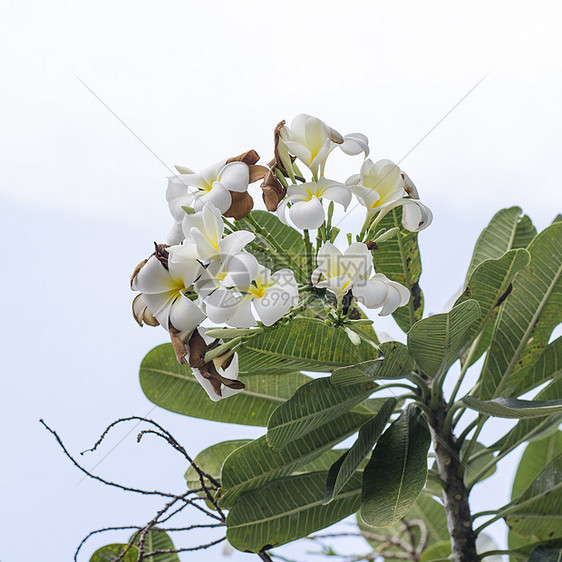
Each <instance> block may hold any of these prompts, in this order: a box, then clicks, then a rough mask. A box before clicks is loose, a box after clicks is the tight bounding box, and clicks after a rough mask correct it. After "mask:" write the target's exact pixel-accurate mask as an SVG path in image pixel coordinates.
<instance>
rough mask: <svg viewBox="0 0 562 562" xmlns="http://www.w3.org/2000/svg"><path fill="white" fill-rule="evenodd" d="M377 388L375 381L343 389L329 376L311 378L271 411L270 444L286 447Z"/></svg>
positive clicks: (278, 447) (268, 429)
mask: <svg viewBox="0 0 562 562" xmlns="http://www.w3.org/2000/svg"><path fill="white" fill-rule="evenodd" d="M375 389H376V385H375V384H373V383H371V382H364V383H358V384H354V385H350V386H346V387H345V388H341V387H337V386H335V385H334V384H332V382H331V381H330V378H329V377H327V378H322V379H316V380H313V381H310V382H309V383H307V384H305V385H304V386H302V387H301V388H299V389H298V390H297V391H296V392H295V394H294V395H293V396H292V398H290V399H289V400H287V402H285V403H284V404H282V405H281V406H279V407H278V408H277V409H276V410H275V411H274V412H273V414H271V417H270V418H269V422H268V424H267V442H268V444H269V445H270V447H273V448H274V449H283V448H284V447H286V446H287V445H288V444H289V443H292V442H293V441H294V440H295V439H298V438H300V437H303V436H305V435H307V434H308V433H310V432H311V431H314V430H315V429H316V428H318V427H320V426H321V425H323V424H326V423H328V422H329V421H330V420H333V419H334V418H335V417H337V416H338V415H340V414H343V413H344V412H346V411H348V410H350V409H351V408H353V406H356V405H357V404H359V403H360V402H363V400H365V399H366V398H367V397H368V396H369V395H370V394H372V393H373V391H374V390H375Z"/></svg>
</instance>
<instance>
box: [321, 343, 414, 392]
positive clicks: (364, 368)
mask: <svg viewBox="0 0 562 562" xmlns="http://www.w3.org/2000/svg"><path fill="white" fill-rule="evenodd" d="M414 367H415V364H414V360H413V359H412V357H411V355H410V354H409V353H408V348H407V347H406V346H405V345H404V344H402V343H399V342H397V341H389V342H384V343H381V345H380V356H379V357H377V358H376V359H372V360H370V361H363V362H362V363H356V364H355V365H348V366H347V367H340V368H339V369H336V370H335V371H334V372H333V373H332V376H331V380H332V382H333V383H334V384H335V385H338V386H346V385H349V384H356V383H359V382H365V381H366V380H369V379H371V380H378V379H381V380H382V379H400V378H403V377H405V376H406V375H408V374H409V373H410V372H411V371H413V370H414Z"/></svg>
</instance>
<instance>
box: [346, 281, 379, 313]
mask: <svg viewBox="0 0 562 562" xmlns="http://www.w3.org/2000/svg"><path fill="white" fill-rule="evenodd" d="M353 294H354V295H355V298H356V299H357V300H358V301H359V302H360V303H361V304H364V305H365V306H366V307H367V308H378V307H379V306H382V305H383V304H384V303H385V301H386V300H387V298H388V287H387V285H386V284H385V283H383V282H382V281H378V280H376V279H373V280H368V281H367V280H360V281H359V282H356V283H355V284H354V285H353Z"/></svg>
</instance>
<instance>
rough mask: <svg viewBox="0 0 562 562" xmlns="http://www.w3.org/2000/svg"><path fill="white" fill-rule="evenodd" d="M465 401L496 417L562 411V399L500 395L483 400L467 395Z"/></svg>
mask: <svg viewBox="0 0 562 562" xmlns="http://www.w3.org/2000/svg"><path fill="white" fill-rule="evenodd" d="M463 402H464V403H465V404H466V405H467V406H468V407H469V408H472V409H473V410H476V411H477V412H480V413H481V414H485V415H487V416H494V417H496V418H516V419H525V418H538V417H543V416H550V415H552V414H558V413H562V400H518V399H517V398H501V397H500V398H494V399H493V400H485V401H482V400H477V399H476V398H473V397H472V396H465V398H463Z"/></svg>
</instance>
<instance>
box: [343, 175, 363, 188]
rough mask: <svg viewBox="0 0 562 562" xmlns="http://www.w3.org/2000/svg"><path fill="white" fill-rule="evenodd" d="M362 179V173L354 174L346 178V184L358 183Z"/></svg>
mask: <svg viewBox="0 0 562 562" xmlns="http://www.w3.org/2000/svg"><path fill="white" fill-rule="evenodd" d="M360 181H361V174H353V175H352V176H349V177H348V178H347V179H346V180H345V185H349V186H352V185H357V184H358V183H359V182H360Z"/></svg>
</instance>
